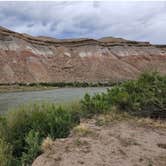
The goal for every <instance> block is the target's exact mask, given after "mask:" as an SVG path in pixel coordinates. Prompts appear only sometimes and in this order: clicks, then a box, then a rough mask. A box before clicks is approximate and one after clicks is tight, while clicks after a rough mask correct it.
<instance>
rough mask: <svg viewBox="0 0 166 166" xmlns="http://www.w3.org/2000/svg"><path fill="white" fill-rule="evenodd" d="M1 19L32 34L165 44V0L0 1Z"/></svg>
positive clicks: (10, 27)
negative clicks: (113, 38) (111, 38)
mask: <svg viewBox="0 0 166 166" xmlns="http://www.w3.org/2000/svg"><path fill="white" fill-rule="evenodd" d="M36 6H37V8H36ZM156 6H157V7H156ZM48 9H49V11H48ZM45 11H47V12H45ZM0 19H1V23H0V26H2V27H4V28H7V29H9V30H11V31H15V32H18V33H26V34H29V35H32V36H46V37H52V38H56V39H72V38H90V39H100V38H103V37H115V38H124V39H127V40H134V41H147V42H150V43H152V44H165V43H166V33H165V27H166V2H157V1H156V2H145V1H143V2H142V1H140V2H124V1H123V2H111V1H109V2H108V1H107V2H103V1H86V2H81V1H80V2H71V1H70V2H66V1H64V2H0Z"/></svg>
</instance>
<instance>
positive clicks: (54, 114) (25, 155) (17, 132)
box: [0, 103, 80, 165]
mask: <svg viewBox="0 0 166 166" xmlns="http://www.w3.org/2000/svg"><path fill="white" fill-rule="evenodd" d="M71 106H72V105H71ZM71 106H69V107H67V106H64V107H63V106H59V105H55V104H49V103H44V104H33V105H29V106H22V107H20V108H19V109H17V110H13V111H11V112H9V113H8V114H6V115H5V116H3V117H2V118H0V129H2V130H0V138H3V140H5V142H7V143H9V144H10V145H12V147H13V148H12V150H11V154H12V155H13V158H14V159H15V161H17V162H18V165H21V162H22V163H28V164H29V163H31V162H32V160H33V159H34V157H36V155H37V154H38V153H39V152H40V151H39V147H38V145H39V144H40V143H41V141H42V140H43V139H44V138H46V137H47V136H50V137H51V138H52V139H54V138H62V137H63V138H64V137H67V136H68V134H69V133H70V129H71V128H73V127H74V126H75V125H76V124H78V123H79V121H80V115H79V114H78V113H77V110H76V108H77V107H75V106H73V107H71ZM5 145H6V144H5ZM25 165H26V164H25Z"/></svg>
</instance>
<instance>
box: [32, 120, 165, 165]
mask: <svg viewBox="0 0 166 166" xmlns="http://www.w3.org/2000/svg"><path fill="white" fill-rule="evenodd" d="M96 122H97V123H96ZM150 122H151V121H150ZM148 123H149V122H148ZM97 124H99V121H96V120H90V121H89V120H88V121H84V122H83V123H81V125H80V126H82V127H80V128H82V129H81V130H80V129H79V128H78V127H77V128H76V129H77V130H76V129H74V130H73V132H72V134H71V136H70V137H69V138H66V139H57V140H56V141H55V142H53V143H51V144H50V146H48V148H47V149H45V152H44V153H43V154H42V155H41V156H39V157H38V158H37V159H36V160H35V161H34V163H33V164H32V166H152V165H153V166H165V165H166V128H156V127H154V126H153V127H152V126H151V127H150V126H149V125H145V124H144V125H142V124H143V123H142V122H141V123H140V122H139V123H136V122H135V121H134V120H130V121H121V122H118V123H117V122H112V123H108V124H107V125H97ZM78 129H79V130H78Z"/></svg>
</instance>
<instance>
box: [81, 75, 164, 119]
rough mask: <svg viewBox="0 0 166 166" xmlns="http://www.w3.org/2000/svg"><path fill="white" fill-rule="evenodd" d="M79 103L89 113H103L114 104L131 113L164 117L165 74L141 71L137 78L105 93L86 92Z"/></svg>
mask: <svg viewBox="0 0 166 166" xmlns="http://www.w3.org/2000/svg"><path fill="white" fill-rule="evenodd" d="M81 105H82V109H83V110H85V111H86V112H88V113H90V114H94V113H104V112H107V111H110V110H111V108H112V106H116V107H117V108H118V109H119V110H121V111H127V112H129V113H130V114H132V115H137V116H144V117H153V118H166V76H161V75H159V73H157V72H153V73H143V74H142V75H141V76H140V77H139V79H138V80H130V81H126V82H124V83H122V84H121V85H117V86H114V87H112V88H111V89H108V90H107V92H106V93H102V94H96V95H95V96H92V97H91V96H89V95H88V94H86V95H85V96H84V98H83V100H82V101H81Z"/></svg>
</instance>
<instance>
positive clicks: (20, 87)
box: [0, 82, 121, 94]
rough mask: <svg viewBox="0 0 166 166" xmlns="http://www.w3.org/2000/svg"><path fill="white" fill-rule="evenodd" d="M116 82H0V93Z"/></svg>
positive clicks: (83, 86) (106, 85)
mask: <svg viewBox="0 0 166 166" xmlns="http://www.w3.org/2000/svg"><path fill="white" fill-rule="evenodd" d="M120 83H121V82H117V83H113V82H112V83H111V82H109V83H100V82H99V83H86V82H73V83H71V82H68V83H63V82H59V83H31V84H21V83H20V84H19V83H16V84H0V94H1V93H9V92H26V91H43V90H52V89H59V88H86V87H112V86H115V85H118V84H120Z"/></svg>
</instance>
